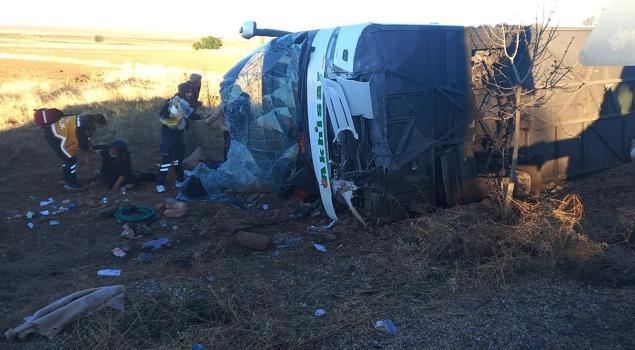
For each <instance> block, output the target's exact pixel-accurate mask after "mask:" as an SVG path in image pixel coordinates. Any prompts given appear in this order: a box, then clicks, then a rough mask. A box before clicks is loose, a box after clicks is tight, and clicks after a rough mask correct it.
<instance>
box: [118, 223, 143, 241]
mask: <svg viewBox="0 0 635 350" xmlns="http://www.w3.org/2000/svg"><path fill="white" fill-rule="evenodd" d="M122 228H123V231H121V237H123V238H128V239H141V238H143V236H142V235H139V234H137V233H135V232H134V230H133V229H132V228H131V227H130V226H128V224H124V225H123V226H122Z"/></svg>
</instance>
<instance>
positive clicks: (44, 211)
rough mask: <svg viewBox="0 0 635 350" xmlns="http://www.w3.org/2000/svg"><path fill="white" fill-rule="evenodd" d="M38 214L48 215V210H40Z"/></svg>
mask: <svg viewBox="0 0 635 350" xmlns="http://www.w3.org/2000/svg"><path fill="white" fill-rule="evenodd" d="M40 215H42V216H48V215H49V211H48V210H43V211H41V212H40Z"/></svg>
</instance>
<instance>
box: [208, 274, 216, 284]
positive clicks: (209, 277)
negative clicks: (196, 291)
mask: <svg viewBox="0 0 635 350" xmlns="http://www.w3.org/2000/svg"><path fill="white" fill-rule="evenodd" d="M206 280H207V282H209V283H212V282H214V276H212V275H209V276H207V278H206Z"/></svg>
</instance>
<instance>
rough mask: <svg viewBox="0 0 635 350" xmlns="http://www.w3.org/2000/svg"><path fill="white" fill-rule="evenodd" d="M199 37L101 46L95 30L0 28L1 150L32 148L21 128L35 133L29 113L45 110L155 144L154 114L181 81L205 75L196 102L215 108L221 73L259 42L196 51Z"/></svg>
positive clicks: (114, 39)
mask: <svg viewBox="0 0 635 350" xmlns="http://www.w3.org/2000/svg"><path fill="white" fill-rule="evenodd" d="M95 34H99V33H95ZM196 39H197V38H192V39H188V38H160V37H152V36H147V37H144V36H130V35H125V34H120V36H113V35H107V34H106V35H104V42H101V43H96V42H95V41H94V34H92V33H91V34H90V35H89V34H85V33H84V34H82V33H79V34H78V33H67V32H47V31H44V32H42V31H36V32H32V33H29V32H16V30H11V29H7V28H0V133H2V136H1V137H0V146H4V145H5V144H10V148H11V151H14V152H21V151H24V150H27V149H29V148H30V147H32V145H31V142H30V141H29V140H27V139H28V137H26V136H24V135H25V134H24V130H21V131H18V130H17V128H21V129H25V130H32V129H35V128H36V127H35V125H34V124H33V123H32V121H31V118H32V111H33V109H35V108H41V107H56V108H60V109H63V110H65V111H67V112H70V113H104V114H105V115H106V116H107V118H108V119H109V120H110V126H109V135H111V137H110V138H112V137H115V136H116V137H124V138H127V139H131V140H138V143H139V144H141V143H155V142H158V140H157V137H158V135H157V134H158V126H157V125H158V124H157V123H156V113H157V111H158V109H159V108H160V105H161V103H162V101H164V100H165V99H166V98H167V97H170V96H172V95H173V94H174V93H175V92H176V87H177V85H178V84H179V83H181V82H183V81H184V80H185V79H187V77H188V76H189V74H190V73H192V72H198V73H201V74H202V75H203V77H204V78H203V86H202V89H201V96H200V98H199V100H200V101H201V102H202V103H203V104H204V106H205V107H208V108H212V107H214V106H215V105H216V104H217V103H218V86H219V83H220V81H221V79H222V76H223V75H224V73H225V72H226V71H227V70H228V69H229V68H231V67H232V66H233V65H234V64H236V63H237V62H238V61H239V60H240V59H241V58H243V57H244V56H246V55H247V54H249V53H250V52H251V51H253V50H254V49H255V48H256V47H258V46H259V45H260V44H261V43H260V42H258V41H247V40H242V41H227V40H225V41H224V46H223V47H222V48H221V49H220V50H200V51H195V50H194V49H192V48H191V44H192V43H193V42H194V41H195V40H196ZM155 124H157V125H155ZM139 126H141V128H139ZM149 126H151V127H149ZM155 126H156V127H155ZM13 129H16V130H15V132H8V131H10V130H13ZM155 129H156V130H155ZM133 143H134V142H133Z"/></svg>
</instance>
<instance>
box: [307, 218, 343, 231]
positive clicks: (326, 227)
mask: <svg viewBox="0 0 635 350" xmlns="http://www.w3.org/2000/svg"><path fill="white" fill-rule="evenodd" d="M336 223H337V220H333V221H331V222H330V223H329V224H328V225H324V226H314V225H311V226H309V231H313V232H316V231H317V232H323V231H328V230H330V229H332V228H333V226H335V224H336Z"/></svg>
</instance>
